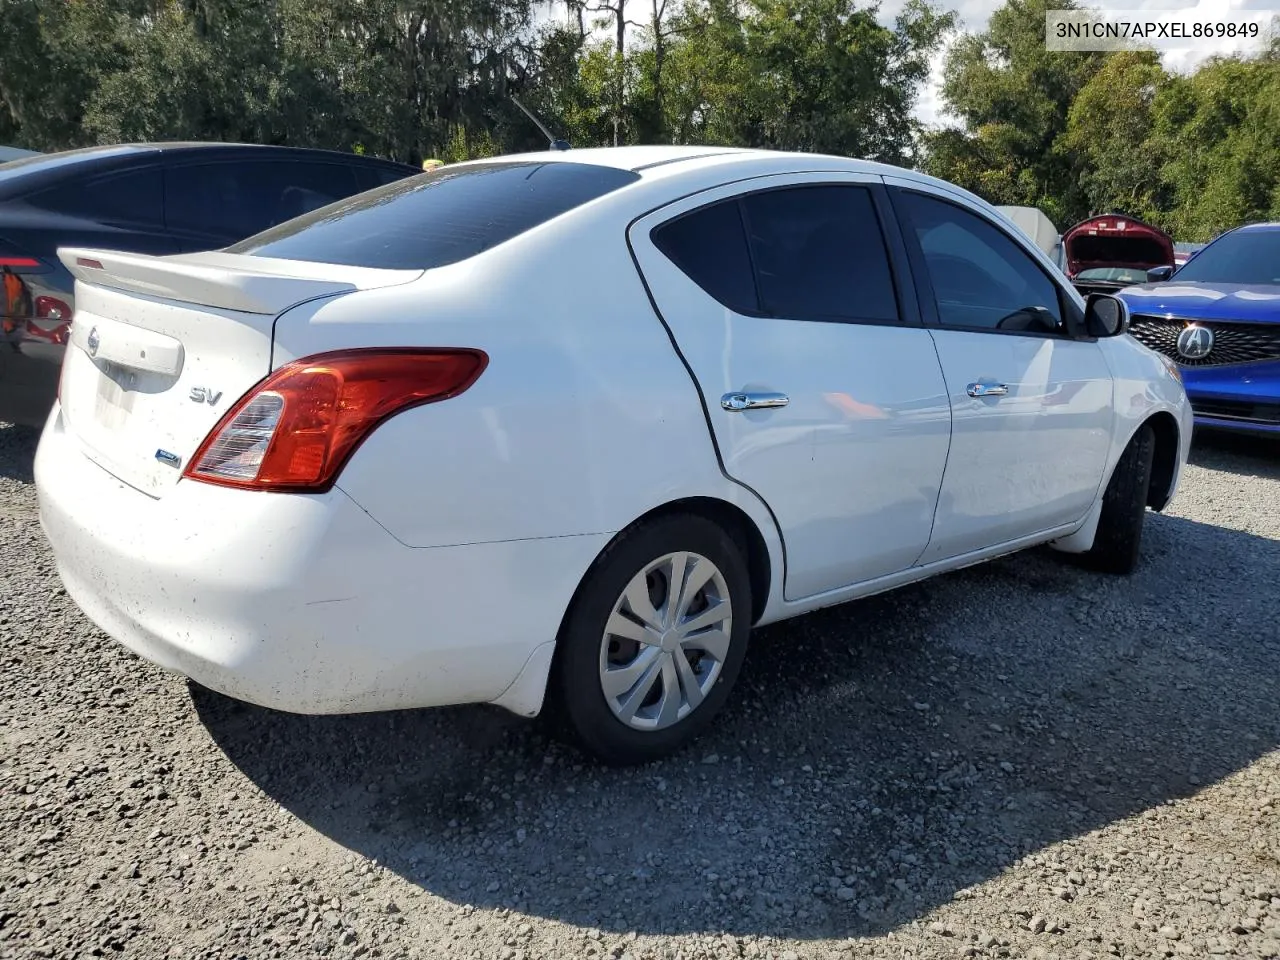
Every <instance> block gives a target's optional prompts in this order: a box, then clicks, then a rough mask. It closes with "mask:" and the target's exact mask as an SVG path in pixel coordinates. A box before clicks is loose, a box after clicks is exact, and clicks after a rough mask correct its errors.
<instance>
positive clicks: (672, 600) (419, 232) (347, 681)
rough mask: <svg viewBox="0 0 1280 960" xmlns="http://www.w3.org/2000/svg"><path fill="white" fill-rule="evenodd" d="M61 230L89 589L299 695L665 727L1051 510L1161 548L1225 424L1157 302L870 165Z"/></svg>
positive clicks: (508, 162) (626, 737)
mask: <svg viewBox="0 0 1280 960" xmlns="http://www.w3.org/2000/svg"><path fill="white" fill-rule="evenodd" d="M60 256H61V258H62V260H63V262H64V263H65V264H66V265H67V267H68V268H69V269H70V270H72V271H73V272H74V274H75V276H76V304H77V314H76V317H75V322H74V324H73V332H72V336H71V346H70V349H68V351H67V356H66V363H65V366H64V368H63V374H62V381H61V390H60V399H59V402H58V404H57V406H56V407H55V409H54V411H53V413H52V414H51V416H50V419H49V421H48V423H47V425H46V427H45V430H44V435H43V437H42V439H41V442H40V447H39V452H38V455H37V458H36V482H37V486H38V490H39V497H40V508H41V517H42V520H43V524H44V529H45V531H46V533H47V536H48V538H49V541H50V542H51V544H52V547H53V551H54V554H55V556H56V558H57V564H58V569H59V572H60V574H61V576H62V579H63V582H64V583H65V585H66V588H67V591H68V592H69V594H70V595H71V596H72V597H73V598H74V599H75V601H76V602H77V603H78V604H79V605H80V607H81V608H82V609H83V610H84V611H85V613H87V614H88V616H89V617H90V618H91V619H92V620H93V621H94V622H95V623H96V624H98V625H99V626H100V627H101V628H102V629H103V630H105V631H106V632H107V633H108V634H110V635H111V636H112V637H115V638H116V639H117V640H119V641H120V642H121V643H123V644H124V645H125V646H127V647H128V648H129V649H130V650H133V651H135V652H136V653H138V654H140V655H141V656H143V657H145V658H146V659H148V660H151V661H153V662H155V663H157V664H160V665H161V666H163V667H165V668H167V669H169V670H172V671H175V672H177V673H180V674H183V675H186V676H188V677H190V678H192V679H194V680H195V681H197V682H198V683H200V684H203V685H205V686H207V687H211V688H213V689H214V690H217V691H220V692H222V693H224V694H226V695H228V696H231V697H236V698H241V699H243V700H247V701H251V702H254V703H257V704H261V705H264V706H268V707H274V708H277V709H281V710H287V711H292V712H299V713H344V712H359V711H371V710H384V709H398V708H412V707H429V706H437V705H445V704H458V703H471V702H487V703H493V704H498V705H500V706H502V707H505V708H507V709H509V710H511V711H513V712H515V713H517V714H520V715H523V716H535V715H537V714H539V713H540V712H545V713H547V714H549V715H550V716H552V717H554V718H556V719H558V720H559V721H560V725H561V727H562V729H564V730H566V731H568V732H569V733H571V734H572V735H573V736H575V737H576V739H577V741H578V742H579V743H580V744H581V745H582V746H583V747H585V748H586V749H587V750H588V751H590V752H592V753H594V754H595V755H597V756H598V757H600V758H601V759H603V760H605V761H607V762H616V763H634V762H643V761H647V760H651V759H653V758H656V757H659V756H662V755H664V754H667V753H669V752H671V751H672V750H674V749H676V748H677V747H679V746H680V745H682V744H684V743H686V742H687V741H688V740H689V739H690V738H691V737H693V736H695V735H697V734H698V733H699V732H700V731H702V730H704V729H705V728H706V727H707V726H708V724H710V723H711V722H712V721H713V720H714V718H715V716H716V714H717V713H718V712H719V711H720V709H721V708H722V706H723V705H724V703H725V701H726V699H727V698H728V697H729V695H730V691H731V690H732V688H733V684H734V680H735V678H736V677H737V675H738V672H739V668H740V667H741V665H742V661H743V657H744V655H745V654H746V651H747V642H748V636H749V634H750V632H751V629H752V627H754V626H758V625H761V624H765V623H770V622H773V621H778V620H782V619H785V618H787V617H793V616H796V615H798V614H803V613H805V612H807V611H810V610H814V609H816V608H818V607H825V606H829V605H831V604H835V603H841V602H843V601H846V600H852V599H855V598H858V597H865V596H867V595H869V594H873V593H878V592H880V591H884V590H888V589H891V588H893V587H897V586H901V585H902V584H905V583H910V582H913V581H917V580H922V579H924V578H926V577H930V576H933V575H934V574H938V573H943V572H946V571H949V570H954V569H956V568H958V567H963V566H967V565H969V564H973V563H976V562H978V561H982V560H986V559H988V558H991V557H994V556H997V555H999V554H1007V553H1010V552H1012V551H1016V550H1021V549H1023V548H1025V547H1030V546H1033V545H1035V544H1043V543H1052V544H1053V545H1054V546H1056V547H1058V548H1060V549H1061V550H1064V551H1067V552H1071V553H1076V554H1083V555H1084V557H1085V559H1086V560H1087V561H1088V562H1090V563H1092V565H1094V566H1095V567H1097V568H1100V569H1103V570H1109V571H1114V572H1119V573H1125V572H1128V571H1130V570H1131V569H1132V568H1133V567H1134V565H1135V563H1136V562H1137V560H1138V557H1139V547H1140V539H1141V533H1142V525H1143V518H1144V515H1145V511H1146V509H1147V508H1148V507H1150V508H1153V509H1155V510H1160V509H1162V508H1163V507H1164V506H1165V505H1166V504H1167V503H1168V502H1169V500H1170V498H1171V497H1172V496H1173V495H1174V491H1175V489H1176V487H1177V484H1178V479H1179V476H1180V474H1181V471H1182V467H1183V464H1184V463H1185V460H1186V456H1187V451H1188V447H1189V444H1190V440H1191V426H1192V420H1191V411H1190V408H1189V406H1188V404H1187V399H1186V396H1185V393H1184V391H1183V388H1182V384H1181V381H1180V380H1179V376H1178V371H1177V368H1176V366H1175V365H1173V364H1172V363H1171V362H1169V361H1167V360H1165V359H1163V358H1162V357H1160V356H1159V355H1158V354H1156V353H1153V352H1152V351H1150V350H1148V349H1147V348H1145V347H1143V346H1141V345H1140V344H1138V343H1137V342H1136V341H1135V340H1133V339H1132V338H1131V337H1129V336H1128V335H1127V334H1126V324H1127V316H1128V314H1127V311H1126V309H1125V308H1124V306H1123V304H1121V303H1120V301H1118V300H1116V299H1114V298H1111V297H1105V296H1098V297H1093V298H1091V299H1090V301H1089V302H1088V303H1086V302H1085V301H1084V300H1082V299H1081V297H1080V296H1079V295H1078V294H1077V293H1076V292H1075V291H1074V290H1073V289H1072V288H1071V287H1070V286H1069V285H1068V284H1067V283H1065V282H1064V281H1063V280H1062V278H1061V276H1060V274H1059V273H1058V271H1057V270H1056V269H1055V268H1054V266H1053V264H1052V263H1051V262H1050V261H1049V260H1048V259H1047V258H1046V257H1045V256H1044V254H1043V253H1042V252H1041V251H1040V250H1038V249H1037V248H1036V247H1035V245H1034V244H1033V243H1031V241H1030V240H1029V239H1028V238H1027V237H1026V236H1024V235H1023V234H1022V233H1021V232H1020V231H1019V230H1018V229H1017V228H1016V227H1015V226H1014V225H1013V224H1012V222H1011V221H1009V220H1008V219H1006V218H1005V217H1004V216H1003V215H1001V214H1000V213H998V212H997V211H996V210H995V209H994V208H993V207H991V206H989V205H988V204H986V203H984V202H983V201H981V200H979V199H978V198H976V197H974V196H973V195H971V194H969V193H966V192H964V191H963V190H960V189H959V188H957V187H954V186H952V185H949V184H947V183H945V182H942V181H939V180H936V179H932V178H929V177H926V176H923V175H920V174H916V173H912V172H909V171H906V170H902V169H898V168H896V167H890V166H883V165H879V164H874V163H867V162H861V161H856V160H847V159H841V158H836V157H824V156H812V155H800V154H781V153H771V152H765V151H756V150H731V149H720V148H714V147H688V148H685V147H679V148H677V147H635V148H623V149H611V150H580V151H570V152H556V153H548V154H537V155H522V156H514V157H506V158H502V159H498V160H487V161H480V162H474V163H465V164H458V165H454V166H448V167H445V168H443V169H440V170H436V171H434V172H431V173H427V174H424V175H422V176H420V177H416V178H413V179H411V180H407V181H403V182H400V183H396V184H392V185H389V186H387V187H383V188H381V189H379V190H375V191H373V192H370V193H366V194H362V195H360V196H357V197H354V198H351V199H349V200H346V201H343V202H341V203H338V204H335V205H333V206H330V207H326V208H324V209H321V210H319V211H316V212H314V213H311V214H308V215H306V216H304V217H302V218H299V219H297V220H293V221H291V222H289V223H286V224H284V225H282V226H279V227H276V228H274V229H272V230H270V231H269V232H267V233H264V234H261V235H259V236H256V237H253V238H251V239H249V240H246V241H244V242H242V243H240V244H238V245H236V246H234V247H232V248H229V249H227V250H224V251H220V252H215V253H201V254H190V255H179V256H170V257H148V256H140V255H136V254H124V253H114V252H107V251H101V250H83V249H64V250H62V251H60ZM869 642H874V638H872V639H871V640H870V641H869ZM544 705H545V708H546V709H545V711H544Z"/></svg>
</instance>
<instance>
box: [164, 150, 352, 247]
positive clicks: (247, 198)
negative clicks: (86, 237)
mask: <svg viewBox="0 0 1280 960" xmlns="http://www.w3.org/2000/svg"><path fill="white" fill-rule="evenodd" d="M357 189H358V187H357V185H356V179H355V175H354V174H353V173H352V172H351V168H350V167H348V166H347V165H346V164H344V163H306V162H300V161H297V160H275V161H272V160H247V161H242V162H237V161H224V162H221V163H201V164H190V165H182V166H175V167H171V168H169V170H167V171H166V172H165V217H166V219H167V222H168V224H169V226H170V227H176V228H179V229H183V230H190V231H194V232H196V233H199V234H202V235H204V236H208V237H213V238H217V239H219V240H224V241H225V240H240V239H242V238H244V237H248V236H252V235H253V234H255V233H258V232H259V231H262V230H265V229H267V228H268V227H271V226H274V225H276V224H278V223H283V222H285V221H286V220H292V219H293V218H294V217H298V216H301V215H302V214H304V213H310V212H311V211H312V210H316V209H318V208H319V207H323V206H326V205H328V204H330V203H333V202H334V201H335V200H340V199H342V198H343V197H349V196H351V194H353V193H355V192H356V190H357Z"/></svg>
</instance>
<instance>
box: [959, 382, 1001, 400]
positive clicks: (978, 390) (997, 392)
mask: <svg viewBox="0 0 1280 960" xmlns="http://www.w3.org/2000/svg"><path fill="white" fill-rule="evenodd" d="M964 392H965V393H967V394H969V396H971V397H1003V396H1006V395H1007V394H1008V393H1009V388H1008V387H1006V386H1005V385H1004V384H1003V383H971V384H969V386H967V387H965V389H964Z"/></svg>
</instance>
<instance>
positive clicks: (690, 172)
mask: <svg viewBox="0 0 1280 960" xmlns="http://www.w3.org/2000/svg"><path fill="white" fill-rule="evenodd" d="M495 163H585V164H594V165H597V166H603V167H613V168H615V169H618V170H629V171H632V172H634V173H637V174H639V177H640V179H639V182H638V183H636V184H634V185H633V187H630V188H624V189H626V190H628V191H630V190H631V189H633V188H634V187H640V186H641V185H643V184H645V183H648V184H650V185H654V186H656V182H657V181H664V180H676V179H678V180H679V181H680V182H679V183H676V184H671V189H679V190H686V189H687V190H691V191H695V192H696V191H698V190H702V189H707V188H710V187H714V186H716V185H718V184H720V183H730V182H733V181H737V180H745V179H747V178H750V177H754V176H767V175H786V174H788V173H817V172H822V173H833V172H834V173H853V174H865V175H871V176H882V177H896V178H898V179H900V180H909V181H912V182H915V183H918V184H922V185H929V186H933V187H935V188H937V189H939V190H942V191H944V192H947V193H950V194H952V195H953V196H957V197H963V198H965V199H966V200H967V201H969V202H970V203H973V204H975V205H976V206H978V207H979V208H981V209H984V210H987V211H988V212H991V213H993V214H995V215H996V216H999V217H1003V216H1004V215H1003V214H1001V213H1000V212H999V211H997V210H996V208H995V207H993V206H992V205H991V204H989V203H987V201H985V200H983V199H982V198H981V197H979V196H977V195H976V194H974V193H971V192H970V191H968V190H965V189H964V188H963V187H959V186H957V185H956V184H954V183H950V182H948V181H946V180H940V179H939V178H937V177H931V176H929V175H928V174H924V173H920V172H918V171H915V170H909V169H907V168H905V167H898V166H894V165H893V164H888V163H881V162H879V161H875V160H860V159H856V158H853V157H840V156H834V155H832V154H823V153H800V152H793V151H782V150H761V149H753V148H745V147H724V146H714V145H709V146H632V147H589V148H584V149H580V150H578V149H575V150H544V151H541V152H537V153H519V154H505V155H502V156H497V157H490V158H487V159H481V160H468V161H464V162H462V163H458V164H451V165H450V166H448V167H445V168H443V169H445V170H448V169H450V168H451V167H465V166H470V165H486V164H495ZM1011 222H1012V221H1011Z"/></svg>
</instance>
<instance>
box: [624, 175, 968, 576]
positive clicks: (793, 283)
mask: <svg viewBox="0 0 1280 960" xmlns="http://www.w3.org/2000/svg"><path fill="white" fill-rule="evenodd" d="M883 189H884V188H883V185H882V183H881V182H880V180H879V178H877V177H871V176H858V175H845V174H821V175H818V174H813V175H799V176H797V175H788V176H778V177H764V178H759V179H754V180H751V181H750V182H749V186H748V185H736V186H729V187H722V188H717V189H715V190H711V191H707V192H705V193H701V194H698V195H696V196H694V197H690V198H687V199H685V200H681V201H678V202H677V203H674V204H671V205H670V206H667V207H664V208H663V209H661V210H659V211H657V212H655V213H653V214H650V215H649V216H647V217H644V218H642V219H641V220H639V221H637V222H636V223H635V224H634V225H633V226H632V227H631V230H630V241H631V244H632V247H633V249H634V251H635V255H636V258H637V261H638V263H639V266H640V269H641V272H642V273H643V275H644V279H645V281H646V283H647V285H648V287H649V290H650V291H651V293H652V296H653V299H654V302H655V305H656V307H657V309H658V311H659V313H660V315H661V317H662V319H663V321H664V322H665V323H666V325H667V326H668V328H669V329H670V330H671V332H672V334H673V335H674V338H675V340H676V342H677V344H678V345H679V349H680V351H681V352H682V354H683V356H684V358H685V360H686V362H687V363H688V364H689V366H690V367H691V368H692V371H693V374H694V376H695V379H696V380H697V384H698V387H699V388H700V390H701V392H702V397H703V401H704V405H705V409H706V412H707V416H708V417H709V419H710V426H711V429H712V431H713V434H714V437H715V441H716V444H717V446H718V449H719V452H720V455H721V458H722V461H723V463H724V467H725V469H726V471H727V472H728V473H729V475H730V476H731V477H733V478H734V479H735V480H737V481H739V482H740V483H742V484H744V485H745V486H747V487H749V488H750V489H752V490H754V491H755V492H756V493H757V494H758V495H759V496H760V497H761V498H762V499H763V500H764V501H765V502H766V503H767V504H768V505H769V507H770V509H771V510H772V511H773V513H774V515H775V517H776V518H777V520H778V524H779V527H780V529H781V533H782V537H783V541H784V543H785V547H786V578H785V595H786V598H787V599H788V600H794V599H799V598H802V597H807V596H812V595H814V594H819V593H823V592H826V591H830V590H835V589H838V588H840V587H844V586H847V585H849V584H853V583H857V582H860V581H865V580H871V579H875V578H877V577H882V576H885V575H888V574H893V573H896V572H898V571H901V570H904V569H906V568H908V567H910V566H911V565H912V564H913V563H914V562H915V560H916V559H917V557H919V555H920V554H921V552H922V551H923V550H924V549H925V546H926V544H927V543H928V540H929V532H930V528H931V525H932V522H933V512H934V508H935V506H936V502H937V496H938V490H939V486H940V484H941V482H942V473H943V467H944V464H945V461H946V455H947V443H948V439H949V433H950V411H949V409H948V406H947V397H946V389H945V385H944V382H943V378H942V373H941V370H940V369H939V366H938V359H937V356H936V354H935V352H934V348H933V342H932V341H931V340H930V338H929V334H928V332H927V331H926V330H924V329H923V328H922V327H921V326H920V325H919V323H918V316H917V308H916V304H915V296H914V293H913V292H912V291H911V290H910V289H909V287H908V286H907V285H905V284H903V283H901V282H899V280H898V278H897V277H896V275H895V270H894V267H893V265H892V262H893V260H894V259H895V258H891V256H890V253H889V251H890V250H891V249H895V250H898V251H900V250H901V238H900V237H899V236H898V234H897V232H896V228H895V226H894V224H893V220H892V216H891V213H890V212H889V210H888V207H887V205H886V203H885V199H884V195H883ZM899 262H900V261H899Z"/></svg>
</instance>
